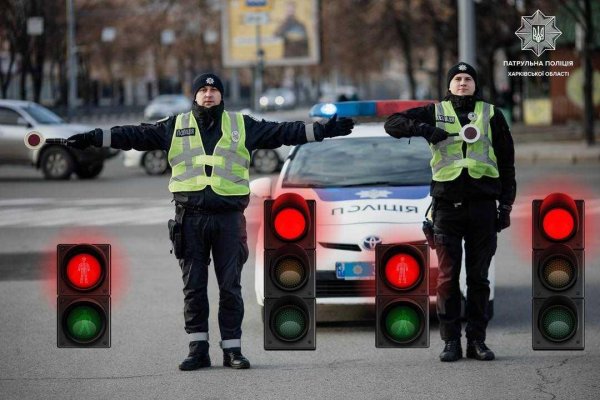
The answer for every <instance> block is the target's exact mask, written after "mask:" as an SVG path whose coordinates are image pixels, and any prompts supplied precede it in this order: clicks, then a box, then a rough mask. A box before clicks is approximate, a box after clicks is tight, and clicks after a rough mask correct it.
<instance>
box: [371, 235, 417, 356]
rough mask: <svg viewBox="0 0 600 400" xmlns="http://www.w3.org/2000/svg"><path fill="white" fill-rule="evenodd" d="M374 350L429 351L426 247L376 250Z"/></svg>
mask: <svg viewBox="0 0 600 400" xmlns="http://www.w3.org/2000/svg"><path fill="white" fill-rule="evenodd" d="M375 279H376V284H375V285H376V292H375V293H376V297H375V309H376V336H375V347H377V348H391V347H411V348H417V347H429V247H428V246H427V245H426V244H411V243H400V244H379V245H377V246H376V247H375Z"/></svg>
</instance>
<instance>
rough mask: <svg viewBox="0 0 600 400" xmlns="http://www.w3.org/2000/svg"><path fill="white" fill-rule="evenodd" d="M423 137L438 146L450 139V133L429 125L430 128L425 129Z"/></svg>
mask: <svg viewBox="0 0 600 400" xmlns="http://www.w3.org/2000/svg"><path fill="white" fill-rule="evenodd" d="M423 125H425V124H423ZM423 137H424V138H425V140H427V141H428V142H429V143H431V144H438V143H439V142H441V141H442V140H446V139H448V132H446V131H445V130H443V129H442V128H438V127H436V126H431V125H428V127H427V128H426V129H425V132H423Z"/></svg>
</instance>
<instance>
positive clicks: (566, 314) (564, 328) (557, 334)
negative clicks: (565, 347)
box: [541, 305, 577, 342]
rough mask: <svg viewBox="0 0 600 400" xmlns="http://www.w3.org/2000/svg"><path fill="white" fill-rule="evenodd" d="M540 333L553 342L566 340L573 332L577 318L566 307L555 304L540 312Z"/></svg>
mask: <svg viewBox="0 0 600 400" xmlns="http://www.w3.org/2000/svg"><path fill="white" fill-rule="evenodd" d="M541 325H542V334H543V335H544V336H546V337H547V338H548V339H550V340H553V341H555V342H561V341H563V340H567V339H568V338H570V337H571V335H572V334H573V333H574V332H575V328H576V326H577V320H576V318H575V314H574V313H573V311H571V310H570V309H569V308H568V307H566V306H563V305H555V306H552V307H549V308H548V309H547V310H545V311H544V313H543V314H542V319H541Z"/></svg>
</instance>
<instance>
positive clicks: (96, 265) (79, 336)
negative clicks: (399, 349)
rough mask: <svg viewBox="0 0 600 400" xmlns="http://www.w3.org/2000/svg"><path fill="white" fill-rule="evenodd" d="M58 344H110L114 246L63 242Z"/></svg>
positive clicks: (58, 249)
mask: <svg viewBox="0 0 600 400" xmlns="http://www.w3.org/2000/svg"><path fill="white" fill-rule="evenodd" d="M56 252H57V291H58V298H57V302H58V315H57V328H58V329H57V331H58V347H94V348H99V347H110V245H109V244H95V245H92V244H59V245H58V246H57V247H56Z"/></svg>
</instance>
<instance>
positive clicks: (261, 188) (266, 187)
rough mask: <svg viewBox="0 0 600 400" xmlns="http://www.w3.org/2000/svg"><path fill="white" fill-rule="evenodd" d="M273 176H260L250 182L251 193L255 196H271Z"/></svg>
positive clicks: (264, 197)
mask: <svg viewBox="0 0 600 400" xmlns="http://www.w3.org/2000/svg"><path fill="white" fill-rule="evenodd" d="M271 185H272V180H271V178H258V179H255V180H253V181H251V182H250V194H251V195H252V196H253V197H258V198H262V199H268V198H270V197H271Z"/></svg>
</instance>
